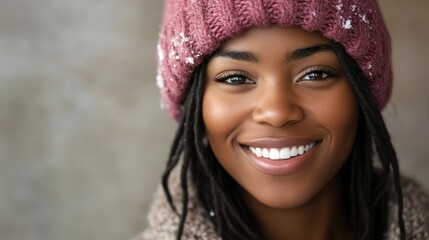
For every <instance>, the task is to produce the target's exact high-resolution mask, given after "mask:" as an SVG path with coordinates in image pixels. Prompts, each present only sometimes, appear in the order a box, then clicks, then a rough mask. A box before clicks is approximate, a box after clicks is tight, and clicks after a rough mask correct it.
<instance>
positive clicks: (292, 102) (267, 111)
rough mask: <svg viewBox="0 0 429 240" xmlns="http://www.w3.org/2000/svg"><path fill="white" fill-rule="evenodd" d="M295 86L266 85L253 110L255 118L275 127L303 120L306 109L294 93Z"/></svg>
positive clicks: (256, 120)
mask: <svg viewBox="0 0 429 240" xmlns="http://www.w3.org/2000/svg"><path fill="white" fill-rule="evenodd" d="M292 88H293V86H279V84H273V85H272V86H264V87H263V90H262V91H261V92H260V94H259V97H258V98H257V100H256V105H255V107H254V109H253V112H252V117H253V120H254V121H255V122H257V123H261V124H269V125H271V126H273V127H283V126H286V125H291V124H294V123H297V122H299V121H301V120H302V119H303V118H304V110H303V108H302V106H301V105H300V103H299V99H298V97H297V95H296V94H294V91H293V89H292Z"/></svg>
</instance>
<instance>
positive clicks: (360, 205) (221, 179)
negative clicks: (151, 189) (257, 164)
mask: <svg viewBox="0 0 429 240" xmlns="http://www.w3.org/2000/svg"><path fill="white" fill-rule="evenodd" d="M331 45H332V48H333V50H334V52H335V54H336V55H337V57H338V60H339V62H340V63H341V65H342V67H343V70H344V71H345V73H346V76H347V79H348V82H349V84H350V86H351V88H352V89H353V91H354V92H355V95H356V98H357V101H358V103H359V106H360V107H359V111H360V114H359V123H358V131H357V136H356V140H355V144H354V146H353V149H352V151H351V153H350V156H349V159H348V161H346V163H345V164H344V166H343V168H342V169H341V173H340V174H341V176H342V179H343V183H344V184H343V187H344V189H343V192H344V193H345V195H346V201H347V206H348V211H349V215H350V216H351V219H352V220H351V222H352V226H353V232H354V237H355V239H362V240H364V239H365V240H366V239H382V238H383V234H384V233H385V231H386V230H387V218H388V215H387V214H388V211H387V201H388V196H387V194H388V192H387V190H388V189H386V186H387V185H388V181H389V178H390V176H391V175H392V178H393V185H394V189H395V192H396V197H397V202H398V215H399V220H398V225H399V227H400V231H401V239H402V240H405V236H406V233H405V227H404V221H403V217H402V212H403V200H402V191H401V187H400V176H399V167H398V162H397V158H396V153H395V150H394V148H393V146H392V142H391V140H390V136H389V133H388V131H387V129H386V126H385V123H384V121H383V118H382V116H381V113H380V110H379V108H378V107H377V105H376V104H375V101H374V100H373V98H372V94H371V91H370V90H369V88H368V85H367V83H366V78H365V76H364V74H363V72H362V71H361V70H360V68H359V66H358V64H357V63H356V62H355V61H354V59H353V58H351V57H350V56H349V55H348V54H347V53H346V51H345V50H344V48H343V47H342V46H341V45H340V44H337V43H333V42H332V43H331ZM206 66H207V60H206V61H204V63H203V64H201V65H200V66H199V67H198V68H197V69H196V70H195V72H194V74H193V79H191V82H190V86H189V88H188V90H187V93H186V96H187V98H186V100H185V102H184V104H183V108H182V115H181V118H180V122H179V128H178V130H177V133H176V136H175V138H174V141H173V144H172V147H171V151H170V155H169V158H168V162H167V166H166V169H165V172H164V174H163V176H162V184H163V188H164V191H165V193H166V196H167V200H168V202H169V204H170V206H171V208H172V209H173V210H174V211H175V212H176V213H177V214H178V216H179V217H180V224H179V228H178V232H177V239H178V240H179V239H181V237H182V234H183V230H184V227H185V220H186V216H187V213H188V208H187V206H188V201H189V195H188V185H189V179H188V178H191V182H192V185H193V187H195V189H196V192H197V196H198V200H199V201H200V202H201V203H202V205H203V206H204V208H205V209H206V212H207V215H208V216H209V217H210V220H211V221H212V223H213V225H214V226H215V228H216V231H217V232H218V234H219V235H220V236H221V237H222V238H223V239H234V240H240V239H243V240H249V239H255V240H256V239H262V234H261V232H260V230H259V228H258V225H257V224H256V221H255V218H254V216H253V215H252V213H251V211H250V210H249V209H248V207H247V206H246V204H245V203H244V201H243V200H242V197H241V195H240V191H239V186H238V184H237V183H236V182H235V181H234V180H233V179H232V177H231V176H229V175H228V174H227V173H226V171H225V170H224V169H223V168H222V167H221V166H220V164H219V163H218V161H217V159H216V158H215V156H214V154H213V152H212V150H211V148H210V146H209V145H208V144H207V139H206V137H205V131H204V123H203V119H202V98H203V93H204V84H205V78H206V76H205V74H206ZM373 149H375V152H376V153H377V156H378V159H379V162H380V165H381V170H380V171H376V170H375V168H374V157H373ZM179 163H180V164H179ZM178 165H181V170H180V183H181V190H182V192H183V195H182V200H181V203H182V204H181V208H182V209H181V211H178V210H177V208H176V206H175V205H174V203H173V199H172V196H171V193H170V190H169V186H168V179H169V176H170V173H171V171H172V170H173V169H174V168H175V167H176V166H178Z"/></svg>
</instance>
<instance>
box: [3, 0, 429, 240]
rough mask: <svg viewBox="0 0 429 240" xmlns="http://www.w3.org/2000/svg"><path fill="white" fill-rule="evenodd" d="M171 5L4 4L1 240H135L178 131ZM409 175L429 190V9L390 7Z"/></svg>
mask: <svg viewBox="0 0 429 240" xmlns="http://www.w3.org/2000/svg"><path fill="white" fill-rule="evenodd" d="M162 4H163V2H162V1H160V0H121V1H120V0H103V1H100V0H74V1H68V0H39V1H32V0H0V239H11V240H18V239H19V240H26V239H44V240H47V239H64V240H68V239H70V240H71V239H128V238H130V237H132V236H133V235H135V234H137V233H138V232H139V231H141V230H142V229H143V228H144V227H145V224H146V213H147V209H148V206H149V204H150V199H151V197H152V192H153V191H154V189H155V187H156V184H157V183H158V182H159V177H160V174H161V172H162V168H163V166H164V164H165V159H166V156H167V153H168V150H169V145H170V142H171V139H172V137H173V134H174V131H175V123H174V122H173V121H171V120H170V119H169V118H168V117H167V114H166V113H165V112H163V111H162V110H161V109H160V108H159V106H160V96H159V94H158V90H157V88H156V84H155V69H156V66H155V49H156V40H157V37H158V30H159V24H160V20H161V12H162V11H161V9H162ZM381 5H382V10H383V12H384V14H385V18H386V21H387V24H388V27H389V29H390V31H391V34H392V38H393V50H394V51H393V58H394V74H395V90H394V93H393V98H392V101H391V103H390V104H389V105H388V106H387V108H386V110H385V111H384V116H385V117H386V121H387V123H388V126H389V129H390V131H391V133H392V137H393V141H394V144H395V146H396V149H397V151H398V154H399V157H400V165H401V167H402V171H403V173H404V174H406V175H412V176H414V177H415V178H416V179H417V180H419V181H420V183H422V184H423V185H424V187H425V188H426V189H427V190H429V174H428V173H429V172H428V170H429V160H428V155H429V145H428V140H427V139H428V138H429V126H428V120H429V107H428V105H429V99H428V95H427V91H428V89H429V81H428V80H429V77H428V67H427V63H428V60H427V59H428V57H429V45H428V42H429V17H428V14H427V9H429V1H426V0H407V1H401V0H383V1H381Z"/></svg>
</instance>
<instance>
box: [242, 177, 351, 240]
mask: <svg viewBox="0 0 429 240" xmlns="http://www.w3.org/2000/svg"><path fill="white" fill-rule="evenodd" d="M340 182H341V181H340V179H339V177H337V178H336V179H334V180H333V181H332V182H331V183H330V184H328V185H327V186H326V187H325V188H324V189H323V190H322V191H321V192H320V193H318V194H317V195H316V196H315V197H313V198H312V199H311V200H310V201H308V202H307V203H305V204H304V205H303V206H300V207H297V208H294V209H274V208H271V207H269V206H266V205H264V204H262V203H261V202H259V201H258V200H256V199H255V198H253V197H245V199H246V202H247V204H248V206H249V207H250V209H251V210H252V212H253V214H254V215H255V217H256V219H257V222H258V224H259V226H260V229H261V231H262V234H263V236H264V239H270V240H280V239H293V240H301V239H303V240H304V239H305V240H327V239H329V240H336V239H342V240H344V239H352V234H351V233H352V230H351V224H350V218H349V216H348V213H347V211H346V210H345V207H344V206H345V204H344V198H343V196H342V187H341V184H340Z"/></svg>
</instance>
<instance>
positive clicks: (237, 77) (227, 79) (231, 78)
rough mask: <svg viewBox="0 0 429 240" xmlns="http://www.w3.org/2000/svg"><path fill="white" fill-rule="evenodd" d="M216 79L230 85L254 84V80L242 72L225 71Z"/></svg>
mask: <svg viewBox="0 0 429 240" xmlns="http://www.w3.org/2000/svg"><path fill="white" fill-rule="evenodd" d="M216 81H218V82H221V83H225V84H228V85H242V84H253V83H254V82H253V81H252V80H250V79H249V78H248V77H246V76H245V75H244V74H242V73H236V72H232V73H225V74H221V75H219V76H217V77H216Z"/></svg>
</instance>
